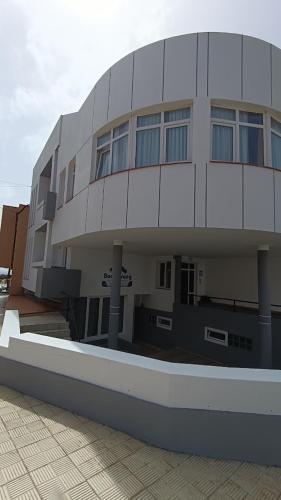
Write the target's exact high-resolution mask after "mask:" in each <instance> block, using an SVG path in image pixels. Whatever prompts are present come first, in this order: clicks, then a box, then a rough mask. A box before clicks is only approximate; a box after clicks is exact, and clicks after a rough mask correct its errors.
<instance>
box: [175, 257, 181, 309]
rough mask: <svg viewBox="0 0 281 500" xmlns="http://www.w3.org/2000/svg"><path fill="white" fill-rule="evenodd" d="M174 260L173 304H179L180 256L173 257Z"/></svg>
mask: <svg viewBox="0 0 281 500" xmlns="http://www.w3.org/2000/svg"><path fill="white" fill-rule="evenodd" d="M174 260H175V290H174V302H175V304H180V303H181V255H174Z"/></svg>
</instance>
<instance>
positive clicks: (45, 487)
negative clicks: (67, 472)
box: [37, 477, 65, 500]
mask: <svg viewBox="0 0 281 500" xmlns="http://www.w3.org/2000/svg"><path fill="white" fill-rule="evenodd" d="M37 490H38V492H39V495H40V497H41V498H43V500H45V499H46V500H47V499H51V498H56V497H57V498H61V496H62V494H63V493H64V492H65V487H64V485H63V484H62V482H61V481H60V480H59V478H57V477H55V478H54V479H49V481H46V482H45V483H43V484H39V485H38V486H37Z"/></svg>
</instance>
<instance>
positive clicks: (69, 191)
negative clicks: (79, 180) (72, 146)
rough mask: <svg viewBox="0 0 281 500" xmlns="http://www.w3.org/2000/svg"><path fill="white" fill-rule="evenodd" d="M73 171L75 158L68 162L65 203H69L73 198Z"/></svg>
mask: <svg viewBox="0 0 281 500" xmlns="http://www.w3.org/2000/svg"><path fill="white" fill-rule="evenodd" d="M75 169H76V158H75V157H74V158H73V159H72V160H71V161H70V162H69V165H68V175H67V189H66V201H70V200H72V198H73V194H74V182H75Z"/></svg>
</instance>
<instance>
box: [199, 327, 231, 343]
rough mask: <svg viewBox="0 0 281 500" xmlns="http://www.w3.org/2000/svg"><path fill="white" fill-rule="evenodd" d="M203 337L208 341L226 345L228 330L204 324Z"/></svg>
mask: <svg viewBox="0 0 281 500" xmlns="http://www.w3.org/2000/svg"><path fill="white" fill-rule="evenodd" d="M204 338H205V340H207V341H208V342H213V343H214V344H220V345H223V346H228V332H226V331H224V330H217V329H216V328H212V327H209V326H205V335H204Z"/></svg>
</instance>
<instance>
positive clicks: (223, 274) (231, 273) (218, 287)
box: [205, 256, 281, 305]
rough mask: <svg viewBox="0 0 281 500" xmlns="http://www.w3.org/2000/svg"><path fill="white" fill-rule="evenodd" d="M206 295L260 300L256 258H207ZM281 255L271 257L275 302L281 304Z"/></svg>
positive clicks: (271, 277) (273, 299)
mask: <svg viewBox="0 0 281 500" xmlns="http://www.w3.org/2000/svg"><path fill="white" fill-rule="evenodd" d="M205 270H206V295H209V296H214V297H226V298H234V299H241V300H250V301H255V302H256V301H257V300H258V292H257V260H256V258H250V257H249V258H246V257H244V258H235V259H234V258H221V259H209V260H206V261H205ZM280 283H281V258H277V257H272V256H270V289H271V303H272V304H280V305H281V288H280Z"/></svg>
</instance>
